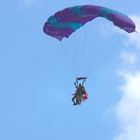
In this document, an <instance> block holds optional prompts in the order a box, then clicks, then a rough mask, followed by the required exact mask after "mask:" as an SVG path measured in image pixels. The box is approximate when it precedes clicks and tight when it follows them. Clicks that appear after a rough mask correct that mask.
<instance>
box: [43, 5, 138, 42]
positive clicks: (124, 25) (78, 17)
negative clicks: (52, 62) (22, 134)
mask: <svg viewBox="0 0 140 140" xmlns="http://www.w3.org/2000/svg"><path fill="white" fill-rule="evenodd" d="M96 17H103V18H106V19H108V20H110V21H112V22H113V24H114V25H115V26H117V27H119V28H121V29H123V30H125V31H126V32H128V33H131V32H134V31H135V28H136V27H135V24H134V22H133V21H132V20H131V19H130V18H129V17H128V16H126V15H124V14H122V13H120V12H118V11H115V10H112V9H109V8H106V7H102V6H96V5H81V6H74V7H69V8H65V9H64V10H61V11H58V12H56V13H55V14H54V15H53V16H51V17H49V18H48V20H47V22H46V23H45V24H44V27H43V31H44V32H45V33H46V34H48V35H50V36H52V37H54V38H56V39H58V40H60V41H61V40H62V39H63V38H64V37H66V38H68V37H69V36H70V35H71V34H72V33H73V32H74V31H76V30H77V29H79V28H80V27H82V26H83V25H84V24H86V23H87V22H89V21H91V20H93V19H95V18H96Z"/></svg>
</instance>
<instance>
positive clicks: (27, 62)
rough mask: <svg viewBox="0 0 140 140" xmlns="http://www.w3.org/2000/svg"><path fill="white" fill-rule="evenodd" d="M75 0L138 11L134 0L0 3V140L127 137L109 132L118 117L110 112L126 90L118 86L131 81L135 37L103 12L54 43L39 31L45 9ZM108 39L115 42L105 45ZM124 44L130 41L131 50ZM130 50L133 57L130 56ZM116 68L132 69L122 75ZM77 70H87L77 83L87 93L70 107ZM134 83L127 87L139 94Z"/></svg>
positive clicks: (14, 0)
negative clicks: (82, 81)
mask: <svg viewBox="0 0 140 140" xmlns="http://www.w3.org/2000/svg"><path fill="white" fill-rule="evenodd" d="M80 4H96V5H102V6H106V7H110V8H112V9H116V10H118V11H121V12H123V13H126V14H127V15H134V16H137V17H138V16H139V15H140V10H139V5H140V1H138V0H133V1H130V0H123V1H109V0H106V1H103V0H94V1H93V0H86V1H84V0H77V1H76V2H73V1H64V0H61V1H59V2H56V0H51V1H45V0H12V1H3V2H1V6H0V15H1V18H2V19H1V23H0V25H1V26H0V31H1V39H0V40H1V41H0V85H1V86H0V139H1V140H40V139H41V140H65V139H67V140H71V139H73V140H76V139H81V140H85V139H88V140H93V139H95V140H124V139H125V140H131V138H126V137H125V136H124V137H121V138H120V136H118V137H117V135H118V134H119V133H120V131H121V129H120V126H121V125H122V124H120V122H122V121H121V120H122V119H121V117H120V116H121V115H120V116H119V119H118V118H117V116H118V114H121V113H120V112H119V113H118V114H117V113H115V112H118V110H117V108H119V107H120V108H121V104H122V103H124V102H123V95H130V94H122V93H133V92H128V91H130V89H129V87H133V86H131V85H132V84H131V83H132V82H130V81H134V83H135V79H138V81H139V78H137V77H139V74H137V73H138V71H139V68H138V66H137V65H136V64H135V63H133V62H134V61H135V58H136V52H137V51H136V50H137V48H139V47H137V46H138V43H139V40H140V38H139V36H138V37H137V36H135V35H134V36H129V35H128V34H125V33H120V32H119V31H118V29H117V28H114V26H113V25H112V24H111V23H110V22H108V21H106V20H104V19H97V20H95V21H93V22H91V23H89V24H88V25H87V26H84V27H83V28H81V29H80V30H79V31H77V32H76V33H75V34H73V35H72V36H71V37H70V38H69V39H64V40H63V41H62V42H59V41H58V40H56V39H54V38H51V37H49V36H47V35H45V34H44V33H43V30H42V27H43V24H44V22H45V21H46V20H47V18H48V17H49V16H50V15H52V14H53V13H54V12H56V11H58V10H59V9H63V8H65V7H69V6H73V5H80ZM130 9H131V10H130ZM137 19H138V18H137ZM93 29H94V30H93ZM116 30H117V31H116ZM114 46H117V47H118V48H117V49H113V50H112V51H110V50H111V49H112V47H114ZM124 46H125V47H124ZM131 46H136V47H135V49H134V50H135V52H134V50H133V49H130V48H131ZM100 47H101V49H100ZM132 50H133V51H132ZM130 53H131V54H135V56H134V55H133V56H132V55H131V57H130ZM138 55H139V54H137V56H138ZM81 58H82V60H83V62H81ZM128 58H129V59H128ZM130 61H131V62H130ZM126 63H127V64H126ZM130 63H131V64H130ZM132 63H133V64H132ZM128 64H129V65H128ZM122 69H123V70H122ZM118 71H119V72H120V73H121V74H120V75H121V76H122V75H123V76H122V77H123V78H122V77H121V76H120V75H119V74H118ZM124 71H125V73H127V72H128V73H135V71H137V73H136V74H134V75H133V74H132V75H131V74H130V75H125V74H124ZM83 73H84V74H86V75H88V80H87V82H86V84H85V86H86V89H87V92H88V94H89V99H88V100H87V101H86V102H84V103H83V104H82V105H81V106H73V105H72V102H71V94H72V93H73V92H74V90H75V88H74V85H73V83H74V81H75V76H77V75H80V74H83ZM137 75H138V76H137ZM135 77H136V78H135ZM136 82H137V80H136ZM134 85H136V84H134ZM120 87H123V90H122V91H121V90H120ZM137 87H139V86H137ZM137 87H135V88H132V89H138V92H136V93H139V88H137ZM127 89H128V90H127ZM132 91H133V90H132ZM136 95H137V94H136ZM128 97H129V96H128ZM135 97H136V99H139V98H138V97H139V96H135ZM133 99H134V98H133ZM134 101H135V100H134ZM118 104H119V106H117V105H118ZM126 105H127V104H126ZM114 108H115V109H114ZM134 108H135V106H134ZM122 112H123V110H122ZM130 114H131V110H130ZM132 114H133V113H132ZM116 118H117V119H116ZM123 125H124V123H123ZM126 132H127V131H126ZM123 138H124V139H123ZM138 138H140V136H139V135H138V137H137V138H135V139H133V140H139V139H138Z"/></svg>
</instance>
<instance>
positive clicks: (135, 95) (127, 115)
mask: <svg viewBox="0 0 140 140" xmlns="http://www.w3.org/2000/svg"><path fill="white" fill-rule="evenodd" d="M132 18H133V20H134V22H135V24H136V27H137V28H136V30H137V32H138V33H132V34H129V35H128V38H127V40H126V43H125V45H127V47H126V49H125V50H123V52H122V53H121V61H122V64H123V66H126V64H127V65H129V69H128V67H125V71H124V69H123V70H122V68H120V72H119V74H120V75H121V76H122V78H123V79H124V84H123V85H122V86H121V91H122V97H121V99H120V101H119V102H118V104H117V105H116V117H117V121H118V123H119V126H120V132H119V134H118V135H117V136H116V137H115V138H114V140H140V71H139V68H140V65H139V64H140V63H139V62H140V61H139V58H140V53H139V51H140V17H136V16H133V17H132ZM130 47H131V49H129V48H130Z"/></svg>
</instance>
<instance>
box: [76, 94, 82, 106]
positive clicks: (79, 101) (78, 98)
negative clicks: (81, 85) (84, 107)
mask: <svg viewBox="0 0 140 140" xmlns="http://www.w3.org/2000/svg"><path fill="white" fill-rule="evenodd" d="M76 104H81V98H80V97H79V96H77V97H76Z"/></svg>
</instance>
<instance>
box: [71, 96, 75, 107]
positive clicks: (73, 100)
mask: <svg viewBox="0 0 140 140" xmlns="http://www.w3.org/2000/svg"><path fill="white" fill-rule="evenodd" d="M75 99H76V96H74V97H73V98H72V102H73V105H76V103H75Z"/></svg>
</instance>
